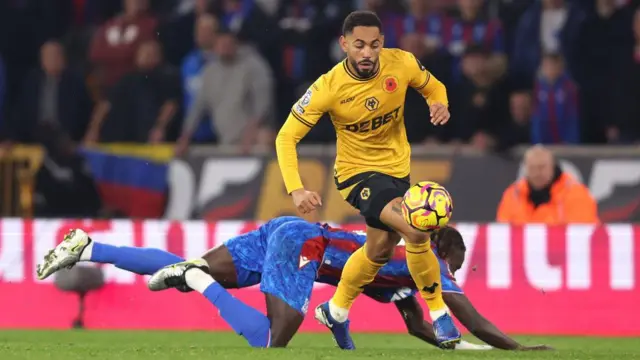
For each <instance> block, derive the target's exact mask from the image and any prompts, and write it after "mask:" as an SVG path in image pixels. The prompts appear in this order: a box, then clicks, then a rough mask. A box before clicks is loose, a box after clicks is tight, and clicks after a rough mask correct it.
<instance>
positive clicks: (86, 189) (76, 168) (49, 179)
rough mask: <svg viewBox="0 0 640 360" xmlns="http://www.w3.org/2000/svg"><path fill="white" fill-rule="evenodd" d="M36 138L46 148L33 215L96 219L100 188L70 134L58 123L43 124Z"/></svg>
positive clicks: (100, 203)
mask: <svg viewBox="0 0 640 360" xmlns="http://www.w3.org/2000/svg"><path fill="white" fill-rule="evenodd" d="M34 133H35V137H36V139H37V140H38V142H40V143H41V144H42V145H43V147H44V149H45V156H44V159H43V161H42V167H40V169H38V172H37V173H36V177H35V189H34V216H36V217H39V218H95V217H97V216H98V215H99V212H100V210H101V208H102V202H101V200H100V195H99V194H98V189H97V187H96V184H95V182H94V180H93V177H92V176H91V173H90V171H89V169H88V164H86V160H85V159H84V157H83V156H81V155H80V154H79V153H78V151H77V148H76V146H75V143H74V142H73V141H71V138H69V136H68V133H67V132H66V131H64V130H63V129H61V128H60V127H59V126H58V124H55V123H51V122H49V123H41V124H39V125H38V126H37V127H36V129H35V131H34Z"/></svg>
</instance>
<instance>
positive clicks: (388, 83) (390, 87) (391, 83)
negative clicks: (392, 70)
mask: <svg viewBox="0 0 640 360" xmlns="http://www.w3.org/2000/svg"><path fill="white" fill-rule="evenodd" d="M397 89H398V79H396V77H395V76H392V75H389V76H387V77H385V78H384V79H383V80H382V90H384V91H385V92H386V93H389V94H391V93H393V92H395V91H396V90H397Z"/></svg>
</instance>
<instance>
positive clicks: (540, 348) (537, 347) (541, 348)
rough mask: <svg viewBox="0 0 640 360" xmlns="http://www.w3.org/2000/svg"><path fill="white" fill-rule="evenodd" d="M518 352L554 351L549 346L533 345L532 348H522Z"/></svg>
mask: <svg viewBox="0 0 640 360" xmlns="http://www.w3.org/2000/svg"><path fill="white" fill-rule="evenodd" d="M520 350H522V351H548V350H555V349H554V348H552V347H551V346H548V345H533V346H523V347H522V348H521V349H520Z"/></svg>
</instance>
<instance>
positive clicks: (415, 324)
mask: <svg viewBox="0 0 640 360" xmlns="http://www.w3.org/2000/svg"><path fill="white" fill-rule="evenodd" d="M394 304H395V305H396V308H397V309H398V311H400V315H402V319H403V320H404V324H405V325H406V326H407V331H408V332H409V334H410V335H412V336H415V337H417V338H418V339H420V340H422V341H425V342H427V343H429V344H431V345H433V346H438V342H437V341H436V336H435V334H434V332H433V326H432V325H431V324H430V323H428V322H426V321H425V320H424V313H423V311H422V307H421V306H420V304H419V303H418V300H417V299H416V298H415V296H409V297H408V298H405V299H402V300H399V301H396V302H394ZM490 349H491V346H489V345H477V344H472V343H469V342H467V341H464V340H462V341H461V342H460V343H459V344H456V347H455V350H490Z"/></svg>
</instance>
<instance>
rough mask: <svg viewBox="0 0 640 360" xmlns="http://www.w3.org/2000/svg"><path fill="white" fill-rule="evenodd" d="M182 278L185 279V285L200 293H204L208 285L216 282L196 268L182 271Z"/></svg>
mask: <svg viewBox="0 0 640 360" xmlns="http://www.w3.org/2000/svg"><path fill="white" fill-rule="evenodd" d="M184 278H185V280H186V281H187V285H188V286H189V287H190V288H192V289H193V290H195V291H197V292H199V293H200V294H202V293H204V291H205V290H207V288H208V287H209V285H211V284H213V283H214V282H216V281H215V280H214V279H213V277H212V276H211V275H209V274H206V273H205V272H204V271H202V270H200V269H198V268H191V269H189V270H187V272H186V273H184Z"/></svg>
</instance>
